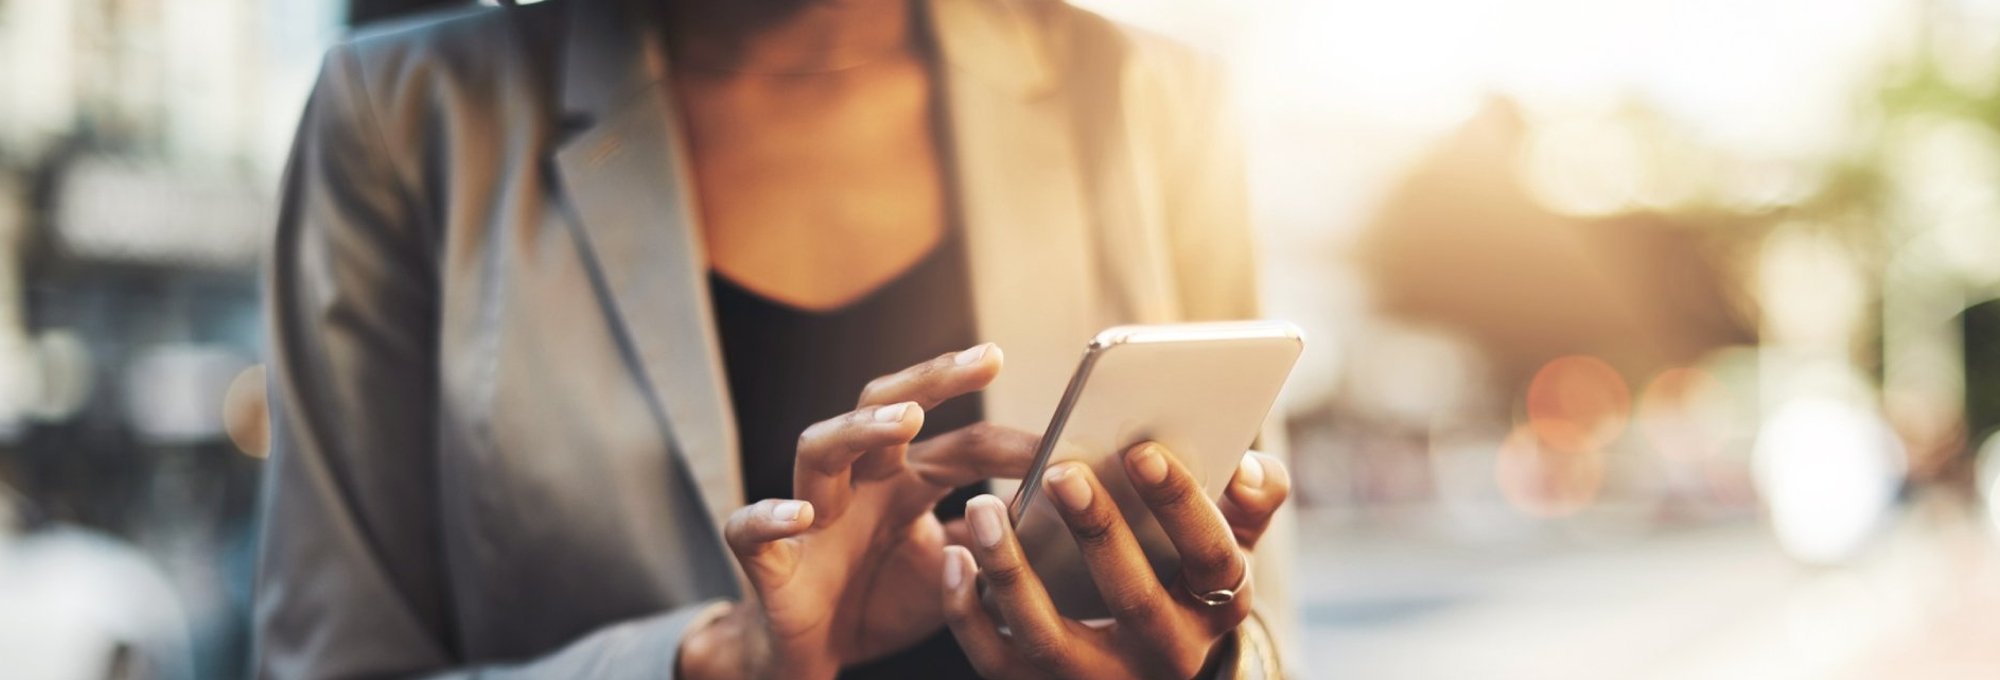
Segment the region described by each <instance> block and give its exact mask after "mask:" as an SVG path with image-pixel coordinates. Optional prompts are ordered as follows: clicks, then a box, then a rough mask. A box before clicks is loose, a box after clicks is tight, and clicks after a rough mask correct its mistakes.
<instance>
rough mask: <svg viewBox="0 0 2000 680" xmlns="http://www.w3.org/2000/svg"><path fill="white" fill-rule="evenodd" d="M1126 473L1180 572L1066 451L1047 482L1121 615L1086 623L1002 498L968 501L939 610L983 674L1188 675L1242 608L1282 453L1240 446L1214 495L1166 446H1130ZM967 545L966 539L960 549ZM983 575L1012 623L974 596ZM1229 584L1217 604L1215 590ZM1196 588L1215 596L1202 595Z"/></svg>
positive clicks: (1272, 508) (1246, 607)
mask: <svg viewBox="0 0 2000 680" xmlns="http://www.w3.org/2000/svg"><path fill="white" fill-rule="evenodd" d="M1125 474H1126V475H1127V476H1128V477H1130V478H1131V480H1132V486H1133V487H1134V488H1135V489H1137V490H1138V492H1139V496H1140V497H1141V498H1143V499H1144V500H1145V502H1146V504H1147V506H1148V507H1150V508H1151V509H1152V511H1153V515H1154V516H1155V517H1156V518H1158V519H1159V522H1160V527H1161V528H1162V529H1164V530H1165V532H1166V534H1167V536H1168V537H1169V538H1170V539H1171V540H1172V541H1173V544H1174V548H1175V549H1176V550H1177V551H1178V552H1179V553H1180V557H1181V573H1180V574H1179V575H1178V576H1177V577H1175V578H1173V579H1171V580H1169V581H1167V582H1162V581H1161V579H1160V577H1158V576H1156V575H1154V572H1153V569H1152V567H1151V566H1150V565H1149V564H1148V563H1147V561H1146V556H1145V554H1144V553H1143V552H1142V551H1141V550H1140V548H1139V543H1138V541H1137V540H1136V539H1135V538H1133V535H1132V530H1131V528H1130V527H1129V526H1127V525H1126V523H1125V518H1124V516H1123V515H1121V514H1120V513H1119V511H1118V507H1117V504H1116V503H1114V502H1113V501H1112V499H1111V495H1110V494H1109V493H1108V492H1106V491H1105V489H1104V486H1103V485H1102V484H1100V483H1099V482H1098V480H1097V478H1096V476H1095V475H1092V474H1091V472H1090V468H1089V467H1088V466H1085V465H1082V464H1079V463H1063V464H1060V465H1056V466H1053V467H1051V468H1049V470H1048V472H1047V473H1046V474H1044V475H1043V480H1044V482H1043V483H1044V485H1045V490H1046V491H1047V492H1048V494H1049V496H1050V498H1051V500H1053V501H1055V506H1056V507H1057V508H1058V509H1059V510H1060V512H1061V514H1062V517H1063V521H1064V522H1066V523H1068V524H1069V529H1070V532H1071V533H1072V534H1074V535H1075V537H1076V542H1077V546H1078V547H1079V548H1081V550H1082V552H1083V556H1084V562H1085V563H1086V564H1087V565H1089V568H1090V575H1091V579H1092V580H1093V581H1095V582H1096V583H1097V589H1098V591H1099V592H1100V593H1102V594H1103V596H1104V598H1105V604H1107V605H1109V607H1110V609H1111V611H1112V612H1113V614H1114V618H1115V622H1114V623H1112V624H1111V625H1110V626H1107V627H1102V628H1099V627H1092V626H1087V625H1084V624H1083V623H1080V622H1078V621H1075V620H1072V619H1067V618H1064V617H1063V616H1062V615H1060V614H1058V613H1057V612H1056V608H1055V605H1054V604H1053V603H1051V602H1050V600H1049V595H1048V592H1047V591H1046V590H1045V589H1043V587H1042V581H1041V579H1040V577H1038V576H1036V575H1035V572H1034V570H1033V569H1032V568H1030V567H1029V566H1028V562H1027V559H1026V557H1025V556H1023V554H1022V552H1021V545H1020V543H1019V542H1018V541H1017V540H1016V538H1015V536H1014V531H1013V528H1012V527H1011V526H1010V524H1009V522H1008V521H1007V511H1006V507H1005V505H1004V504H1002V503H1001V502H1000V499H998V498H994V497H993V496H990V495H987V496H980V497H978V498H974V499H973V500H972V501H971V502H970V503H967V504H966V518H967V520H968V521H967V523H968V524H970V525H971V529H972V531H971V534H972V541H971V543H970V545H969V546H965V547H960V546H951V547H947V548H945V561H944V562H945V564H944V570H945V573H944V586H945V594H944V611H945V620H946V622H947V623H949V624H950V626H951V630H952V634H953V635H956V636H957V637H958V643H959V646H960V647H963V648H964V649H965V653H966V656H967V657H968V658H970V659H971V660H972V664H973V665H974V666H975V667H976V668H977V669H978V670H979V672H980V674H981V675H984V676H986V677H988V678H995V679H996V680H1014V679H1017V678H1175V679H1176V680H1185V679H1187V678H1192V677H1195V676H1196V675H1197V674H1199V673H1200V672H1201V670H1202V669H1203V668H1205V667H1206V666H1207V665H1208V664H1209V663H1210V660H1211V658H1212V657H1213V656H1214V653H1215V652H1216V650H1218V649H1219V645H1220V643H1221V642H1223V641H1224V640H1225V639H1226V638H1227V637H1228V636H1229V635H1230V634H1231V633H1232V631H1234V630H1235V629H1236V626H1237V625H1239V624H1241V623H1242V622H1243V620H1244V619H1245V618H1247V617H1248V616H1249V615H1250V606H1251V605H1250V601H1251V598H1250V577H1249V569H1250V561H1249V556H1250V551H1251V549H1252V548H1254V547H1255V546H1256V544H1257V539H1258V538H1259V537H1261V536H1262V535H1263V534H1264V530H1265V529H1266V528H1267V527H1269V526H1270V523H1271V516H1272V515H1273V514H1275V513H1276V512H1277V510H1278V507H1279V506H1280V505H1283V504H1284V502H1285V497H1286V495H1287V494H1288V493H1289V492H1290V490H1291V481H1290V478H1289V477H1288V476H1287V474H1286V472H1285V468H1284V466H1283V465H1282V464H1280V463H1279V462H1278V460H1277V459H1276V458H1273V457H1271V456H1267V455H1263V454H1260V453H1256V452H1251V453H1248V454H1245V455H1244V457H1243V461H1242V463H1240V464H1239V466H1238V467H1237V470H1236V474H1235V476H1234V477H1233V478H1231V479H1230V481H1229V487H1228V490H1227V491H1225V492H1224V493H1223V497H1222V499H1221V500H1220V501H1219V502H1212V501H1210V500H1209V499H1208V497H1207V496H1206V495H1205V494H1203V493H1202V490H1201V486H1200V485H1199V484H1197V483H1195V480H1194V478H1193V477H1192V476H1191V475H1189V474H1188V471H1187V469H1186V468H1185V467H1182V466H1181V464H1180V462H1179V461H1177V460H1175V459H1174V457H1173V455H1172V454H1170V453H1168V452H1167V450H1166V449H1165V448H1164V447H1161V446H1159V445H1157V444H1150V443H1148V444H1141V445H1138V446H1135V447H1133V448H1132V449H1131V450H1129V451H1127V452H1126V453H1125ZM968 548H969V549H968ZM980 576H983V577H984V578H985V579H986V584H987V586H988V588H989V589H990V590H991V591H992V596H993V598H994V601H995V604H996V605H997V608H998V609H999V610H1000V615H1001V618H1002V619H1004V621H1005V623H1006V625H1007V628H1008V630H1009V635H1007V636H1002V635H1001V634H1000V632H999V629H998V626H997V625H996V623H995V621H994V620H993V618H992V617H991V616H989V615H988V614H987V612H986V610H985V609H984V608H983V607H981V606H980V601H979V589H978V588H977V587H975V586H974V583H975V581H976V580H977V578H978V577H980ZM1231 590H1234V591H1235V592H1234V595H1233V597H1229V598H1227V601H1225V602H1217V601H1216V600H1222V599H1224V598H1222V597H1220V596H1219V595H1220V594H1221V593H1224V592H1228V591H1231ZM1197 593H1203V594H1210V595H1211V598H1210V601H1209V602H1204V601H1203V600H1202V599H1201V598H1199V597H1197V595H1196V594H1197Z"/></svg>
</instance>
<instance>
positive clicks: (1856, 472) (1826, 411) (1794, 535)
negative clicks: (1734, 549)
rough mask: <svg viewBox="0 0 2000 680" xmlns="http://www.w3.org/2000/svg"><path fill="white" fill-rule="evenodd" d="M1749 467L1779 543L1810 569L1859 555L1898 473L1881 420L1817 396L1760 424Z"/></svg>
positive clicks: (1899, 455) (1896, 449)
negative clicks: (1753, 456)
mask: <svg viewBox="0 0 2000 680" xmlns="http://www.w3.org/2000/svg"><path fill="white" fill-rule="evenodd" d="M1755 466H1756V467H1755V472H1756V482H1757V487H1758V491H1759V492H1760V493H1761V494H1762V496H1763V498H1764V502H1765V504H1766V507H1767V508H1768V510H1769V512H1770V518H1771V529H1772V531H1773V532H1775V533H1776V535H1777V538H1778V544H1779V546H1780V547H1782V548H1784V549H1785V552H1786V553H1788V554H1790V555H1792V556H1793V557H1795V558H1797V559H1799V560H1800V561H1803V562H1808V563H1814V564H1837V563H1840V562H1842V561H1845V560H1847V559H1848V558H1850V557H1852V556H1853V555H1854V554H1855V553H1856V552H1857V551H1858V550H1860V549H1861V547H1862V546H1863V544H1864V543H1865V542H1866V541H1867V540H1868V539H1869V538H1870V537H1871V536H1872V535H1873V534H1874V533H1875V531H1876V530H1877V529H1878V528H1880V526H1881V525H1882V521H1883V519H1884V518H1885V517H1886V516H1887V515H1888V512H1889V509H1890V506H1891V504H1893V503H1894V502H1895V498H1896V492H1897V490H1898V489H1899V488H1901V486H1902V483H1903V476H1904V473H1905V462H1904V457H1903V450H1902V446H1901V444H1900V443H1899V442H1898V441H1897V440H1896V438H1895V436H1894V434H1893V433H1892V432H1890V430H1889V426H1888V424H1887V423H1886V422H1884V421H1883V419H1882V418H1881V416H1879V415H1877V414H1875V413H1874V412H1873V411H1871V410H1868V409H1864V408H1861V407H1858V406H1855V405H1853V404H1852V403H1849V402H1846V401H1840V400H1834V399H1827V398H1821V397H1804V398H1799V399H1796V400H1793V401H1791V402H1789V403H1786V404H1785V405H1784V406H1782V407H1780V408H1779V409H1778V410H1777V411H1776V412H1775V413H1774V414H1773V415H1772V416H1771V417H1770V419H1769V420H1767V421H1766V422H1765V423H1764V426H1763V429H1762V430H1761V431H1759V432H1758V435H1757V445H1756V452H1755Z"/></svg>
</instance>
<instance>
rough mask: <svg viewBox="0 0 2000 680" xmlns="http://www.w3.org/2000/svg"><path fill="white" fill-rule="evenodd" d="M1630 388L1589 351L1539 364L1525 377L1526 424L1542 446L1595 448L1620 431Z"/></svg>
mask: <svg viewBox="0 0 2000 680" xmlns="http://www.w3.org/2000/svg"><path fill="white" fill-rule="evenodd" d="M1631 411H1632V394H1631V392H1630V391H1629V390H1628V389H1627V388H1626V386H1625V378H1624V377H1623V376H1620V375H1619V374H1618V369H1615V368H1612V367H1611V364H1608V363H1605V361H1604V360H1603V359H1599V358H1597V357H1592V356H1580V355H1578V356H1566V357H1560V358H1557V359H1556V360H1554V361H1550V362H1548V363H1547V364H1544V365H1542V368H1541V370H1539V371H1536V372H1535V377H1534V379H1533V380H1531V381H1529V383H1528V426H1529V427H1530V428H1531V429H1532V430H1533V432H1534V435H1535V437H1536V439H1537V440H1539V441H1540V443H1541V445H1542V446H1547V447H1551V448H1554V449H1556V450H1558V451H1563V452H1566V453H1582V452H1586V451H1595V450H1597V449H1599V448H1601V447H1603V446H1604V445H1605V444H1607V443H1609V442H1610V441H1611V440H1613V439H1616V438H1617V437H1618V435H1619V434H1621V433H1623V432H1624V431H1625V425H1626V423H1627V422H1629V421H1630V419H1631Z"/></svg>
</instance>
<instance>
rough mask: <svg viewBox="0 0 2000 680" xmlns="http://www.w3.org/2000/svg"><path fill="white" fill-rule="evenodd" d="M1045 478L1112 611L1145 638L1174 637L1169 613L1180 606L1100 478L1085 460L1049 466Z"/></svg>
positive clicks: (1115, 616) (1112, 613)
mask: <svg viewBox="0 0 2000 680" xmlns="http://www.w3.org/2000/svg"><path fill="white" fill-rule="evenodd" d="M1042 479H1043V481H1042V487H1043V490H1044V491H1045V492H1046V493H1048V494H1049V498H1050V499H1051V500H1054V501H1055V502H1056V503H1055V505H1056V508H1057V509H1058V510H1059V511H1060V514H1061V515H1062V518H1063V522H1064V523H1065V524H1068V525H1069V532H1070V535H1071V536H1072V537H1074V538H1075V539H1076V546H1077V548H1078V549H1079V550H1081V551H1082V552H1083V561H1084V564H1085V565H1087V566H1088V567H1089V568H1090V580H1091V581H1093V582H1095V583H1096V584H1097V591H1098V593H1099V594H1100V595H1102V596H1103V597H1104V604H1105V605H1106V606H1108V607H1110V608H1111V615H1112V616H1113V617H1114V618H1116V619H1118V623H1119V624H1120V625H1123V626H1127V627H1130V628H1132V629H1134V631H1135V632H1136V633H1138V634H1139V636H1140V639H1146V640H1172V639H1174V637H1175V636H1174V635H1173V634H1172V632H1173V631H1172V623H1173V621H1172V619H1170V618H1169V615H1170V614H1171V613H1173V612H1176V611H1178V609H1176V608H1174V607H1172V606H1171V605H1172V602H1173V601H1172V600H1171V599H1169V598H1168V595H1167V591H1166V589H1165V588H1162V587H1161V586H1160V578H1159V576H1158V575H1156V574H1154V572H1153V565H1152V564H1151V563H1150V562H1148V561H1147V560H1146V553H1145V552H1144V551H1142V550H1140V549H1139V541H1138V539H1136V538H1133V537H1132V528H1131V527H1130V526H1128V525H1126V523H1125V515H1124V514H1123V513H1120V512H1119V511H1118V503H1117V502H1115V501H1113V500H1112V497H1111V494H1110V493H1109V492H1107V491H1106V490H1105V489H1104V485H1103V484H1100V483H1099V482H1098V481H1097V476H1096V475H1093V474H1091V472H1090V468H1089V467H1087V466H1085V465H1083V464H1082V463H1063V464H1060V465H1056V466H1054V467H1051V468H1049V470H1048V473H1047V474H1045V475H1043V476H1042Z"/></svg>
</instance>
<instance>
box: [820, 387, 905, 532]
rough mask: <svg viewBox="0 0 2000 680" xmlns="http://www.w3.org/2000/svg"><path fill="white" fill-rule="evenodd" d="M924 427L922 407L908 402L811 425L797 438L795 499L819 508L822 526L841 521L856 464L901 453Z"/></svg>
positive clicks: (867, 409)
mask: <svg viewBox="0 0 2000 680" xmlns="http://www.w3.org/2000/svg"><path fill="white" fill-rule="evenodd" d="M923 426H924V412H923V409H922V408H918V407H917V405H916V404H912V403H909V402H903V403H897V404H889V405H887V406H874V407H867V408H861V409H856V410H854V411H850V412H848V413H846V414H844V415H841V416H837V417H834V418H829V419H827V420H822V421H820V422H817V423H813V424H812V425H811V426H810V427H807V428H806V431H805V432H803V433H801V434H800V435H799V449H798V457H797V458H796V459H795V460H794V462H793V468H792V495H794V496H796V497H798V498H800V499H802V500H805V501H808V502H811V503H812V504H813V505H815V506H817V507H818V509H819V517H818V522H819V523H820V524H825V523H827V522H831V521H833V520H836V519H839V518H840V516H841V514H842V513H845V512H846V511H847V501H848V496H849V495H850V494H851V493H852V492H853V490H852V488H851V487H850V485H849V484H850V481H851V479H852V477H853V466H854V463H855V461H856V460H857V459H859V458H861V457H862V455H863V454H867V453H869V452H870V451H878V452H879V451H884V450H892V449H893V450H894V451H895V452H898V454H899V453H900V451H901V447H902V446H903V445H905V444H908V443H909V442H910V440H911V439H913V438H915V437H916V436H917V431H918V430H921V429H923ZM883 455H886V454H883Z"/></svg>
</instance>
